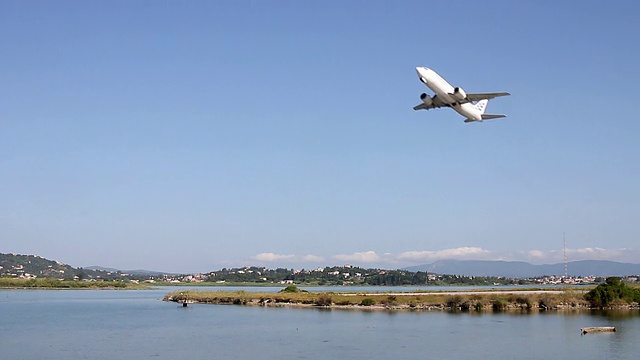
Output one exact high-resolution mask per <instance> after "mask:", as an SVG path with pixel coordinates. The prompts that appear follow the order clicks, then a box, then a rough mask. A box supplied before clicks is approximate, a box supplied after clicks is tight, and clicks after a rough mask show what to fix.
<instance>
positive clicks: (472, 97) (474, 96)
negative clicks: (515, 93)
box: [467, 92, 511, 102]
mask: <svg viewBox="0 0 640 360" xmlns="http://www.w3.org/2000/svg"><path fill="white" fill-rule="evenodd" d="M507 95H511V94H509V93H508V92H495V93H481V94H467V99H468V100H469V101H470V102H475V101H480V100H491V99H493V98H497V97H499V96H507Z"/></svg>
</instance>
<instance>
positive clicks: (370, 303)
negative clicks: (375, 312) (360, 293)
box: [360, 298, 376, 306]
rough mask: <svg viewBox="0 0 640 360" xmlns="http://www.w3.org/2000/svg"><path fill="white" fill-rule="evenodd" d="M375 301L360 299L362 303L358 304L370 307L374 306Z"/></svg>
mask: <svg viewBox="0 0 640 360" xmlns="http://www.w3.org/2000/svg"><path fill="white" fill-rule="evenodd" d="M375 303H376V301H375V300H373V299H372V298H364V299H362V302H361V303H360V305H362V306H371V305H375Z"/></svg>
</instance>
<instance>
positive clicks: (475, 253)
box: [396, 247, 496, 262]
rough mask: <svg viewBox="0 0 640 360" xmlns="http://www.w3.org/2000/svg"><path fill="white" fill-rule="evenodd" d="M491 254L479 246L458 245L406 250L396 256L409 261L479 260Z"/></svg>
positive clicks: (489, 256) (487, 257)
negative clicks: (434, 248)
mask: <svg viewBox="0 0 640 360" xmlns="http://www.w3.org/2000/svg"><path fill="white" fill-rule="evenodd" d="M492 256H494V257H495V256H496V255H495V254H492V253H491V252H490V251H488V250H485V249H483V248H479V247H459V248H453V249H444V250H437V251H406V252H403V253H400V254H398V255H397V256H396V258H397V259H398V260H404V261H411V262H424V261H435V260H443V259H454V260H471V259H473V260H481V259H489V258H491V257H492Z"/></svg>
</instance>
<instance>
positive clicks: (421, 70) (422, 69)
mask: <svg viewBox="0 0 640 360" xmlns="http://www.w3.org/2000/svg"><path fill="white" fill-rule="evenodd" d="M416 73H418V76H419V77H421V78H423V77H426V75H425V74H426V73H427V68H426V67H424V66H418V67H416Z"/></svg>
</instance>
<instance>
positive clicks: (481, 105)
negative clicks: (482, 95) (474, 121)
mask: <svg viewBox="0 0 640 360" xmlns="http://www.w3.org/2000/svg"><path fill="white" fill-rule="evenodd" d="M488 103H489V100H487V99H484V100H480V101H478V102H477V103H476V109H478V110H480V113H481V114H484V111H485V110H486V109H487V104H488Z"/></svg>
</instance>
